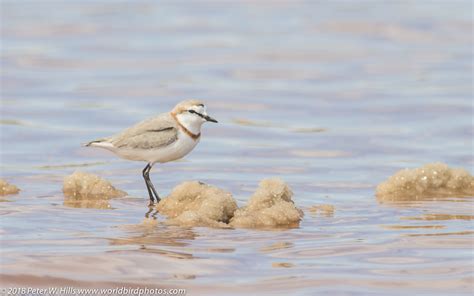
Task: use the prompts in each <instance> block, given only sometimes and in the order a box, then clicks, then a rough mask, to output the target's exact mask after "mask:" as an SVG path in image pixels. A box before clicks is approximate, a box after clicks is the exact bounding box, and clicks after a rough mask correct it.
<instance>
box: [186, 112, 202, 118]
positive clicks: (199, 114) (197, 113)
mask: <svg viewBox="0 0 474 296" xmlns="http://www.w3.org/2000/svg"><path fill="white" fill-rule="evenodd" d="M188 112H189V113H192V114H196V115H198V116H200V117H202V118H204V115H202V114H201V113H199V112H197V111H194V110H188Z"/></svg>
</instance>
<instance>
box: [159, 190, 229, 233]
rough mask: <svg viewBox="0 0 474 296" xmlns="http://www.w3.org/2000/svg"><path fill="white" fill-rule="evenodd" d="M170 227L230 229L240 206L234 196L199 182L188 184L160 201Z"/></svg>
mask: <svg viewBox="0 0 474 296" xmlns="http://www.w3.org/2000/svg"><path fill="white" fill-rule="evenodd" d="M157 209H158V211H159V212H160V213H161V214H163V215H165V216H167V217H168V218H169V220H168V221H167V223H169V224H175V225H180V226H208V227H228V225H227V223H228V222H229V220H230V218H232V216H233V214H234V212H235V210H236V209H237V203H236V202H235V200H234V198H233V197H232V194H231V193H230V192H227V191H224V190H222V189H219V188H217V187H214V186H211V185H207V184H204V183H200V182H197V181H188V182H184V183H182V184H180V185H178V186H176V188H175V189H174V190H173V192H171V194H170V195H169V196H168V197H167V198H165V199H163V200H162V201H160V203H159V204H158V206H157Z"/></svg>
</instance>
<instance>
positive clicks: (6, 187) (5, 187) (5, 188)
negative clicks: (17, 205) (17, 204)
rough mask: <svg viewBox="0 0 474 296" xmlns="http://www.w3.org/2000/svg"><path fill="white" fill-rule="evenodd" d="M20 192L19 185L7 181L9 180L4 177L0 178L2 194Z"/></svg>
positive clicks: (0, 192) (0, 191)
mask: <svg viewBox="0 0 474 296" xmlns="http://www.w3.org/2000/svg"><path fill="white" fill-rule="evenodd" d="M18 192H20V189H18V187H16V186H15V185H12V184H9V183H7V181H5V180H3V179H0V195H8V194H17V193H18Z"/></svg>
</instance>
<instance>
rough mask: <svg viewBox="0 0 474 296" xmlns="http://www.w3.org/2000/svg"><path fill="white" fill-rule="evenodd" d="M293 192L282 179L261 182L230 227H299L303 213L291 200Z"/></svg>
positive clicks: (237, 213)
mask: <svg viewBox="0 0 474 296" xmlns="http://www.w3.org/2000/svg"><path fill="white" fill-rule="evenodd" d="M292 196H293V192H292V191H291V189H290V187H289V186H288V185H287V184H286V183H285V182H284V181H283V180H281V179H278V178H274V179H265V180H262V181H261V182H260V185H259V187H258V189H257V191H256V192H255V193H254V194H253V195H252V197H251V198H250V200H249V201H248V203H247V206H245V207H242V208H240V209H238V210H237V211H235V213H234V217H233V218H232V220H231V222H230V225H231V226H233V227H243V228H265V227H297V226H298V225H299V222H300V220H301V218H302V217H303V212H302V211H301V210H299V209H298V208H296V206H295V204H294V203H293V201H292V200H291V197H292Z"/></svg>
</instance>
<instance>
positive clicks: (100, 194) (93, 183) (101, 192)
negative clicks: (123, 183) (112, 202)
mask: <svg viewBox="0 0 474 296" xmlns="http://www.w3.org/2000/svg"><path fill="white" fill-rule="evenodd" d="M63 193H64V195H65V196H66V197H68V198H74V199H76V200H104V199H110V198H114V197H122V196H125V195H127V193H125V192H123V191H122V190H118V189H116V188H115V187H114V186H112V184H111V183H110V182H109V181H107V180H104V179H102V178H101V177H99V176H97V175H94V174H89V173H84V172H74V174H72V175H70V176H67V177H66V178H64V183H63Z"/></svg>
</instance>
